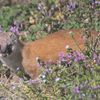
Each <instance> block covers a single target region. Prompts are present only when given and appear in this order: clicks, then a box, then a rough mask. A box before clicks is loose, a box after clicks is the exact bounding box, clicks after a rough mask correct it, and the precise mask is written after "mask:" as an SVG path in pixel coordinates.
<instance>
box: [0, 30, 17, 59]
mask: <svg viewBox="0 0 100 100" xmlns="http://www.w3.org/2000/svg"><path fill="white" fill-rule="evenodd" d="M17 42H18V39H17V37H16V35H14V33H11V32H4V33H0V57H8V56H10V55H11V54H12V53H13V52H14V50H15V49H16V47H17Z"/></svg>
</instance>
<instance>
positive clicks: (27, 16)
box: [0, 0, 100, 100]
mask: <svg viewBox="0 0 100 100" xmlns="http://www.w3.org/2000/svg"><path fill="white" fill-rule="evenodd" d="M83 1H84V0H76V2H69V3H68V4H67V5H64V6H61V5H60V0H56V1H55V0H38V1H37V2H35V0H33V1H31V2H29V1H28V0H25V3H27V4H26V5H22V4H21V5H18V6H17V7H16V8H13V7H12V8H13V9H12V8H10V7H4V8H2V9H1V10H0V13H1V16H0V24H1V26H0V32H4V31H6V32H7V31H9V30H10V31H12V32H14V33H16V34H20V33H19V31H21V30H22V28H23V30H27V29H28V30H29V31H30V34H29V37H26V38H27V39H28V41H33V40H35V39H36V38H35V36H34V35H35V34H34V33H37V32H38V31H42V32H43V31H44V32H46V33H53V32H55V31H58V30H61V29H71V28H82V30H83V31H84V35H83V37H82V38H83V39H84V46H86V48H87V49H86V50H81V48H80V47H79V46H78V44H77V43H76V41H75V39H74V33H73V32H70V33H69V35H70V36H71V37H72V38H73V39H74V41H75V43H76V45H77V46H78V47H79V49H80V51H81V52H78V51H77V50H71V49H69V45H67V46H66V47H65V48H66V51H67V53H66V54H64V53H63V52H62V53H61V54H59V55H58V56H59V60H58V61H57V65H52V60H50V61H48V62H43V61H41V60H40V59H39V58H38V57H36V60H37V62H38V67H40V68H41V70H42V72H43V73H42V74H41V75H39V78H40V79H41V81H40V80H38V79H35V80H32V79H30V80H29V81H28V82H29V83H27V79H26V78H25V77H24V78H21V80H22V84H23V90H24V92H23V91H22V90H21V89H20V88H19V87H16V86H13V87H12V89H13V90H16V91H17V93H20V94H21V96H22V97H23V98H24V99H29V100H33V99H39V100H40V99H41V100H42V99H43V100H55V99H59V100H60V99H61V100H63V99H65V100H66V99H68V100H80V99H83V100H85V99H87V100H89V99H100V96H99V94H100V79H99V77H100V48H99V46H98V45H99V43H100V41H99V40H100V37H99V36H100V34H98V36H97V37H96V38H95V39H93V37H92V36H91V33H90V31H89V30H91V29H93V30H96V31H100V1H99V0H85V1H84V2H83ZM13 21H14V23H13ZM28 27H30V28H28ZM87 30H88V31H89V34H87ZM42 32H40V33H42ZM42 35H43V36H44V34H43V33H42ZM43 36H41V37H43ZM88 38H91V41H90V43H91V45H90V43H89V40H88ZM1 70H2V68H1V67H0V71H1ZM16 70H18V69H16ZM5 88H6V89H8V88H7V87H6V86H5V85H4V83H3V82H2V81H0V89H1V90H2V91H4V89H5ZM13 90H12V91H11V93H12V94H13ZM26 93H27V94H26ZM20 94H18V96H20ZM5 95H6V93H5ZM12 99H13V98H12Z"/></svg>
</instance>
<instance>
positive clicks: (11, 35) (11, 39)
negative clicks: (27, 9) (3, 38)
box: [8, 33, 17, 43]
mask: <svg viewBox="0 0 100 100" xmlns="http://www.w3.org/2000/svg"><path fill="white" fill-rule="evenodd" d="M8 39H9V41H10V42H11V43H12V42H14V43H17V36H16V35H15V34H14V33H11V34H10V35H9V37H8Z"/></svg>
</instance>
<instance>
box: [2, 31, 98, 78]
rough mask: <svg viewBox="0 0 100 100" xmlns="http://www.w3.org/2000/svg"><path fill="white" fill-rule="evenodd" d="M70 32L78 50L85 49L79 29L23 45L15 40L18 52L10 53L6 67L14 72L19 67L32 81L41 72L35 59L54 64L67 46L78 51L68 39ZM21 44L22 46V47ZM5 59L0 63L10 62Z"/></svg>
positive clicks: (58, 33)
mask: <svg viewBox="0 0 100 100" xmlns="http://www.w3.org/2000/svg"><path fill="white" fill-rule="evenodd" d="M70 31H72V32H73V33H74V38H75V40H76V41H77V42H78V44H79V46H80V48H81V49H82V50H83V49H85V47H84V40H83V39H82V38H81V36H82V35H81V33H82V31H81V30H80V29H69V30H61V31H58V32H55V33H52V34H50V35H48V36H46V37H44V38H41V39H39V40H36V41H34V42H31V43H24V44H23V43H21V42H20V41H19V40H17V41H18V42H17V44H19V45H17V46H18V47H17V49H18V50H16V54H13V53H12V55H11V57H10V59H12V62H11V63H8V64H9V65H8V66H9V67H10V66H12V67H11V68H13V70H14V71H15V70H16V68H17V67H20V69H21V71H22V72H25V73H27V74H29V75H30V76H31V78H32V79H34V78H37V77H38V75H39V74H40V73H41V71H40V68H39V67H37V61H36V57H38V58H40V59H41V60H42V61H48V60H50V59H52V60H53V63H56V61H57V60H59V58H58V54H59V53H61V52H62V51H64V52H66V48H65V47H66V46H67V45H69V48H72V49H77V50H79V48H78V47H77V46H76V45H75V44H74V40H73V39H72V37H69V32H70ZM91 33H92V36H93V37H96V36H97V34H98V33H99V32H96V31H91ZM5 34H7V33H5ZM21 44H23V47H22V45H21ZM1 45H2V44H1ZM19 52H20V53H19ZM5 59H6V60H5ZM5 59H3V58H1V60H3V61H2V62H5V63H6V61H8V62H9V61H10V59H9V57H8V58H5ZM13 59H14V61H13ZM18 59H20V60H18ZM19 65H20V66H19ZM20 69H19V70H20Z"/></svg>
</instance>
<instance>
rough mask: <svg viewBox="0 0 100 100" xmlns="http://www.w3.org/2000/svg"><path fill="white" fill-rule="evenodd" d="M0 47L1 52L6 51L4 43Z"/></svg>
mask: <svg viewBox="0 0 100 100" xmlns="http://www.w3.org/2000/svg"><path fill="white" fill-rule="evenodd" d="M0 49H1V53H6V50H7V45H6V44H5V45H2V46H1V48H0Z"/></svg>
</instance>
